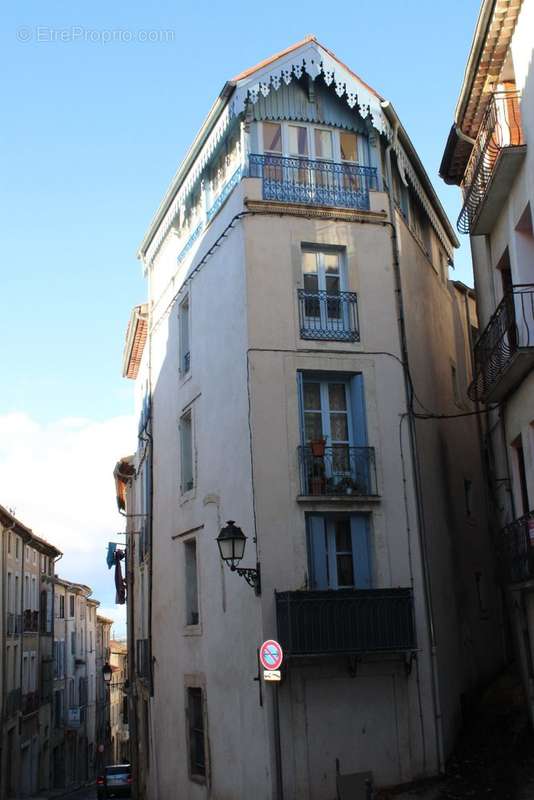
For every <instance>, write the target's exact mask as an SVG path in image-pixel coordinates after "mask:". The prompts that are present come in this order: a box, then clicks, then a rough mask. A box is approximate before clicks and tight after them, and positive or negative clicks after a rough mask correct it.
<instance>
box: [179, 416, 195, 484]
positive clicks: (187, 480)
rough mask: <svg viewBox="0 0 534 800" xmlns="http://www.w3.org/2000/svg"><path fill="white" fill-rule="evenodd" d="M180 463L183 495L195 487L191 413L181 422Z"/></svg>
mask: <svg viewBox="0 0 534 800" xmlns="http://www.w3.org/2000/svg"><path fill="white" fill-rule="evenodd" d="M180 463H181V490H182V494H185V493H186V492H189V491H191V489H193V486H194V476H193V424H192V419H191V412H190V411H188V412H187V414H184V415H183V417H182V418H181V420H180Z"/></svg>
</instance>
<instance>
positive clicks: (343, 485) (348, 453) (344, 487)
mask: <svg viewBox="0 0 534 800" xmlns="http://www.w3.org/2000/svg"><path fill="white" fill-rule="evenodd" d="M321 449H322V453H321V452H320V450H321ZM298 457H299V465H300V491H301V495H304V496H310V495H314V496H319V497H320V496H323V497H324V496H337V497H340V496H344V497H348V498H350V497H373V496H377V494H378V491H377V484H376V461H375V450H374V447H350V446H349V445H344V444H340V445H331V446H328V447H323V448H320V449H319V452H318V451H317V449H316V447H314V445H313V444H311V445H306V446H300V447H299V448H298Z"/></svg>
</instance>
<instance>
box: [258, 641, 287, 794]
mask: <svg viewBox="0 0 534 800" xmlns="http://www.w3.org/2000/svg"><path fill="white" fill-rule="evenodd" d="M283 658H284V654H283V652H282V648H281V647H280V645H279V644H278V642H276V641H275V640H274V639H267V641H266V642H264V643H263V644H262V646H261V647H260V661H261V665H262V667H263V680H264V681H266V682H268V683H271V685H272V687H273V721H274V757H275V767H276V800H284V782H283V778H282V744H281V737H280V707H279V704H278V684H279V683H280V681H281V679H282V674H281V672H280V667H281V665H282V661H283Z"/></svg>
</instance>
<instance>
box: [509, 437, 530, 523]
mask: <svg viewBox="0 0 534 800" xmlns="http://www.w3.org/2000/svg"><path fill="white" fill-rule="evenodd" d="M512 447H513V449H514V453H515V470H514V472H515V475H516V476H517V484H518V492H517V495H518V499H519V503H518V510H519V511H520V512H521V513H520V515H519V516H523V515H524V514H528V512H529V510H530V509H529V500H528V487H527V472H526V468H525V453H524V450H523V437H522V436H521V434H520V435H519V436H518V437H517V439H516V440H515V441H514V443H513V444H512Z"/></svg>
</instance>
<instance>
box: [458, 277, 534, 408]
mask: <svg viewBox="0 0 534 800" xmlns="http://www.w3.org/2000/svg"><path fill="white" fill-rule="evenodd" d="M474 361H475V366H474V378H473V382H472V383H471V385H470V387H469V389H468V394H469V397H470V398H471V399H472V400H478V401H481V402H483V403H498V402H501V401H502V400H504V399H505V398H506V397H507V396H508V395H509V394H510V392H512V391H513V390H514V388H516V387H517V386H518V385H519V383H520V382H521V380H522V379H523V378H524V377H525V375H527V374H528V372H530V370H532V369H533V368H534V284H532V283H528V284H517V285H515V286H513V287H512V288H511V289H510V290H509V291H507V292H506V293H505V295H504V297H503V299H502V300H501V302H500V303H499V305H498V306H497V308H496V310H495V312H494V313H493V315H492V317H491V319H490V321H489V322H488V324H487V326H486V328H485V329H484V331H483V332H482V335H481V336H480V338H479V339H478V341H477V342H476V344H475V349H474Z"/></svg>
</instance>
